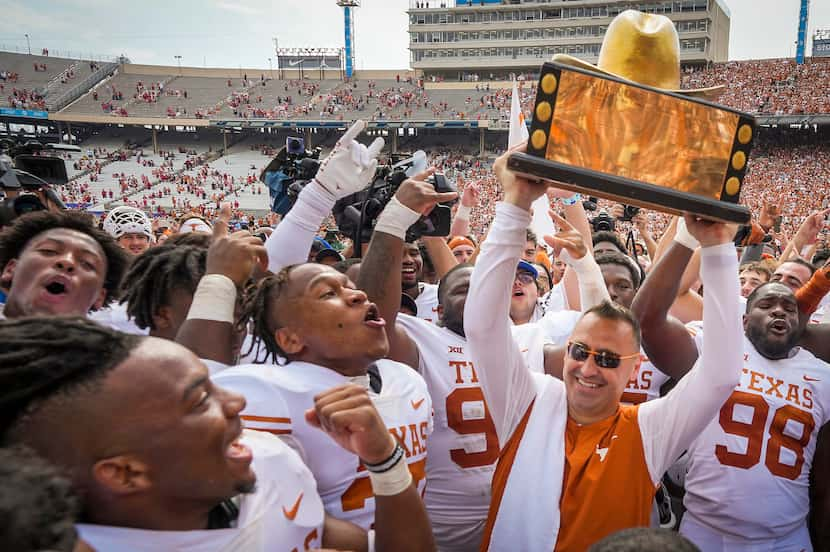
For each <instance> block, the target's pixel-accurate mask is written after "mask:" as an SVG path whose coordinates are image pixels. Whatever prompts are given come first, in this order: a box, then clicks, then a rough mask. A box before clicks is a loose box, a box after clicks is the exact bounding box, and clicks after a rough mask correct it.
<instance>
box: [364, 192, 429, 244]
mask: <svg viewBox="0 0 830 552" xmlns="http://www.w3.org/2000/svg"><path fill="white" fill-rule="evenodd" d="M419 218H421V214H420V213H417V212H415V211H413V210H412V209H410V208H409V207H407V206H406V205H404V204H403V203H401V202H400V201H398V198H396V197H392V200H391V201H390V202H389V203H387V204H386V207H384V209H383V212H382V213H381V214H380V217H378V222H377V224H375V232H383V233H384V234H391V235H393V236H395V237H397V238H400V239H402V240H406V231H407V230H408V229H409V227H410V226H412V225H413V224H415V223H416V222H418V219H419Z"/></svg>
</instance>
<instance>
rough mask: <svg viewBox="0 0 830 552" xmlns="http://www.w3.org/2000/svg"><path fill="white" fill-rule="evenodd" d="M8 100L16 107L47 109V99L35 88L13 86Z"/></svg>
mask: <svg viewBox="0 0 830 552" xmlns="http://www.w3.org/2000/svg"><path fill="white" fill-rule="evenodd" d="M7 100H8V105H9V107H14V108H16V109H46V100H45V99H44V97H43V96H42V95H40V94H39V93H38V92H37V91H35V90H29V89H26V88H12V89H11V94H9V96H8V98H7Z"/></svg>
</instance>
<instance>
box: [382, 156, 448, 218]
mask: <svg viewBox="0 0 830 552" xmlns="http://www.w3.org/2000/svg"><path fill="white" fill-rule="evenodd" d="M434 172H435V168H429V169H427V170H426V171H424V172H422V173H420V174H416V175H415V176H413V177H411V178H407V179H406V180H404V181H403V183H402V184H401V185H400V187H399V188H398V191H397V192H395V197H396V198H397V199H398V201H400V202H401V204H403V205H405V206H406V207H409V208H410V209H412V210H413V211H415V212H418V213H421V214H422V215H427V214H429V212H430V211H432V209H433V208H435V206H436V205H437V204H439V203H444V202H446V201H451V200H453V199H455V198H457V197H458V193H457V192H440V193H439V192H436V191H435V187H434V186H433V185H432V184H430V183H429V182H425V180H426V179H427V178H428V177H429V176H430V175H432V174H433V173H434Z"/></svg>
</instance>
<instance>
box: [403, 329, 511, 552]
mask: <svg viewBox="0 0 830 552" xmlns="http://www.w3.org/2000/svg"><path fill="white" fill-rule="evenodd" d="M397 321H398V323H399V324H400V325H401V326H402V327H403V328H404V329H405V330H406V333H407V334H408V335H409V336H410V337H411V338H412V340H413V341H414V342H415V343H416V344H417V346H418V352H419V356H420V365H419V371H420V372H421V374H422V375H423V376H424V379H425V380H426V383H427V387H428V389H429V393H430V395H431V396H432V404H433V408H434V412H435V430H434V431H433V433H432V436H431V437H430V440H429V451H430V453H429V458H428V459H427V477H428V479H429V483H428V485H427V489H426V494H425V495H424V502H425V504H426V508H427V513H428V514H429V517H430V521H431V522H432V528H433V533H434V535H435V539H436V543H437V544H438V548H439V549H441V550H476V549H477V548H478V546H479V544H480V542H481V536H482V532H483V530H484V523H485V521H486V519H487V510H488V508H489V507H490V484H491V481H492V479H493V469H494V468H495V463H496V460H498V457H499V451H500V448H499V440H498V437H497V436H496V428H495V425H494V424H493V420H492V419H491V418H490V413H489V411H488V410H487V404H486V403H485V402H484V394H483V393H482V391H481V386H480V384H479V380H478V376H477V374H476V371H475V367H474V366H473V363H472V362H471V361H470V356H469V354H468V353H467V351H466V350H465V348H466V346H467V341H466V340H465V339H464V337H462V336H460V335H458V334H456V333H454V332H452V331H450V330H448V329H447V328H444V327H442V326H438V325H437V324H431V323H428V322H426V321H424V320H421V319H419V318H416V317H413V316H408V315H406V314H398V318H397Z"/></svg>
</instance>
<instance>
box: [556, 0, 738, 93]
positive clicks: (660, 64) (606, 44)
mask: <svg viewBox="0 0 830 552" xmlns="http://www.w3.org/2000/svg"><path fill="white" fill-rule="evenodd" d="M552 61H555V62H557V63H562V64H564V65H570V66H572V67H577V68H580V69H585V70H587V71H593V72H595V73H603V74H606V75H611V76H613V77H619V78H621V79H625V80H628V81H632V82H636V83H638V84H644V85H646V86H652V87H654V88H659V89H661V90H665V91H668V92H677V93H678V94H685V95H687V96H705V97H710V96H716V95H717V94H718V93H719V92H720V91H721V90H723V86H713V87H710V88H696V89H687V90H681V89H680V38H679V37H678V36H677V29H675V27H674V23H672V21H671V19H669V18H668V17H666V16H664V15H654V14H650V13H643V12H639V11H636V10H625V11H624V12H622V13H621V14H619V15H618V16H617V17H615V18H614V20H613V21H611V24H610V25H609V26H608V29H607V30H606V31H605V37H604V38H603V39H602V47H601V48H600V51H599V61H598V62H597V64H596V65H592V64H590V63H588V62H587V61H583V60H581V59H579V58H575V57H573V56H569V55H567V54H556V55H554V56H553V59H552Z"/></svg>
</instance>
